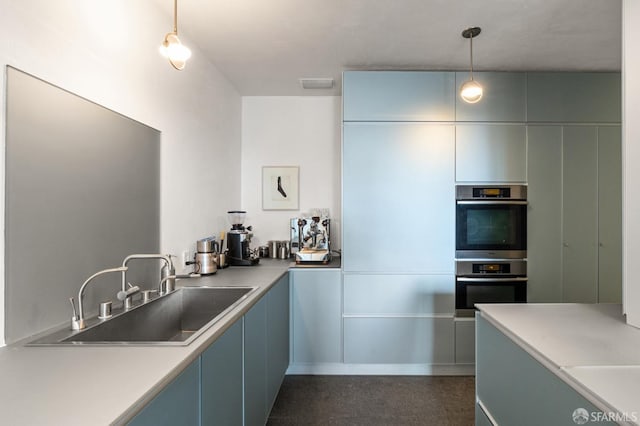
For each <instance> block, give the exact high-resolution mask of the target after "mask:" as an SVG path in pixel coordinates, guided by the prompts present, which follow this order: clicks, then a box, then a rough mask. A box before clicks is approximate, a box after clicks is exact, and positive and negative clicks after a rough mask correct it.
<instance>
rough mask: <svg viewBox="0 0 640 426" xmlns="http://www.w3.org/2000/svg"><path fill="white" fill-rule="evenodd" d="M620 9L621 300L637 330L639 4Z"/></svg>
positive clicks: (629, 1)
mask: <svg viewBox="0 0 640 426" xmlns="http://www.w3.org/2000/svg"><path fill="white" fill-rule="evenodd" d="M622 7H623V10H622V25H623V30H622V43H623V47H622V61H623V63H622V96H623V101H622V156H623V166H622V167H623V203H624V206H623V219H622V220H623V239H624V243H623V244H624V247H623V251H624V253H623V282H624V295H623V299H624V311H625V313H626V314H627V322H628V323H629V324H631V325H633V326H635V327H640V281H639V279H638V268H637V266H638V264H640V191H638V184H639V183H640V168H638V164H640V122H638V117H640V50H638V40H640V28H639V27H638V25H637V24H638V22H640V2H638V0H624V2H623V6H622Z"/></svg>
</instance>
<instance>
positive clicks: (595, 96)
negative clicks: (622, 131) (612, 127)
mask: <svg viewBox="0 0 640 426" xmlns="http://www.w3.org/2000/svg"><path fill="white" fill-rule="evenodd" d="M620 87H621V86H620V73H575V72H572V73H567V72H535V73H534V72H530V73H527V121H528V122H548V123H619V122H620V120H621V89H620Z"/></svg>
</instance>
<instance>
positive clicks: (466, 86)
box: [460, 27, 482, 104]
mask: <svg viewBox="0 0 640 426" xmlns="http://www.w3.org/2000/svg"><path fill="white" fill-rule="evenodd" d="M480 31H481V30H480V27H471V28H467V29H466V30H464V31H463V32H462V37H464V38H468V39H469V46H470V50H469V52H470V54H469V59H470V63H471V66H470V73H469V80H467V81H465V82H464V83H462V85H461V86H460V97H461V98H462V100H463V101H465V102H467V103H470V104H475V103H476V102H478V101H480V99H482V86H481V85H480V83H478V82H477V81H475V80H474V79H473V38H474V37H476V36H477V35H478V34H480Z"/></svg>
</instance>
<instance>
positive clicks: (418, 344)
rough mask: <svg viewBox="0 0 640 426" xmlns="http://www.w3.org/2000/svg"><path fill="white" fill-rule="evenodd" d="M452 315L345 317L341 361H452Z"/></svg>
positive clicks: (431, 362)
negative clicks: (342, 356) (342, 357)
mask: <svg viewBox="0 0 640 426" xmlns="http://www.w3.org/2000/svg"><path fill="white" fill-rule="evenodd" d="M453 333H454V331H453V317H450V318H439V317H431V318H428V317H388V318H380V317H345V318H344V362H346V363H356V364H367V363H370V364H453V361H454V354H453V352H454V348H453Z"/></svg>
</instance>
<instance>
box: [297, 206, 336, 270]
mask: <svg viewBox="0 0 640 426" xmlns="http://www.w3.org/2000/svg"><path fill="white" fill-rule="evenodd" d="M290 229H291V252H292V253H294V254H295V257H296V263H329V261H331V243H330V234H331V219H329V218H328V217H327V216H315V215H314V216H311V217H298V218H293V219H291V227H290Z"/></svg>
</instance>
